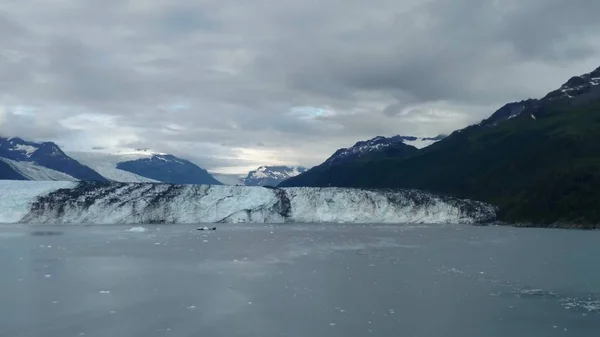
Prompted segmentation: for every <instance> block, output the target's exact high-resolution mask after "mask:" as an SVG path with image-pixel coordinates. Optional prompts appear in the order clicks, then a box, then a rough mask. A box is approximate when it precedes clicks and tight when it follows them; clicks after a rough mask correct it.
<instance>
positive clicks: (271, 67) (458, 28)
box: [0, 0, 600, 169]
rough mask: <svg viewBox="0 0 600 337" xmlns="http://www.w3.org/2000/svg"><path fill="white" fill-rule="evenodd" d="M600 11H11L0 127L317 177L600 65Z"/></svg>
mask: <svg viewBox="0 0 600 337" xmlns="http://www.w3.org/2000/svg"><path fill="white" fill-rule="evenodd" d="M597 13H600V2H598V1H595V0H572V1H563V0H528V1H517V0H502V1H500V0H486V1H481V0H452V1H451V0H431V1H427V2H423V1H418V0H404V1H397V0H374V1H371V2H368V3H367V2H364V1H359V0H326V1H316V0H315V1H313V0H309V1H294V2H282V1H272V0H256V1H253V2H252V3H249V2H247V1H242V0H231V1H202V2H193V3H192V2H189V1H183V0H147V1H142V0H128V1H120V0H119V1H118V0H109V1H105V0H102V1H100V0H94V1H76V0H72V1H61V2H52V3H48V2H47V1H43V0H22V1H12V2H3V3H2V4H0V40H1V41H2V43H1V44H0V75H1V76H0V99H1V100H2V101H1V102H0V105H1V106H2V107H3V111H5V112H4V116H5V118H4V119H3V122H0V123H2V125H0V132H5V133H6V130H9V129H10V130H12V131H13V132H14V131H15V130H17V131H18V132H20V133H22V136H23V137H34V138H52V140H58V141H59V142H60V143H61V144H63V145H64V146H66V147H79V148H91V147H92V146H100V147H108V148H110V147H115V146H116V147H118V146H133V145H135V147H151V148H154V149H156V150H158V151H164V152H173V153H176V154H182V155H185V156H186V157H189V158H191V159H194V160H195V161H197V162H198V163H199V164H201V165H203V166H206V167H207V168H209V169H215V168H218V167H232V166H240V167H241V166H244V167H245V166H258V165H260V164H270V163H276V164H278V163H290V164H304V165H312V164H316V163H318V162H319V161H321V160H322V159H324V158H326V157H327V156H329V155H330V153H331V152H332V151H334V150H335V149H336V148H337V147H341V146H349V145H352V144H353V143H355V142H356V141H357V140H360V139H364V138H368V137H373V136H376V135H393V134H398V133H400V134H407V135H422V136H433V135H436V134H438V133H447V132H450V131H452V130H453V129H455V128H459V127H462V126H465V125H466V124H468V123H472V122H477V121H478V120H480V119H482V118H484V117H486V116H487V115H489V114H490V113H491V112H493V110H494V108H496V107H498V106H500V105H502V104H503V103H505V102H507V101H514V100H520V99H524V98H528V97H537V96H541V95H543V94H545V93H546V92H547V91H550V90H552V89H554V88H555V87H557V86H559V85H560V84H562V83H563V82H565V81H566V80H567V79H568V78H569V77H570V76H572V75H575V74H579V73H583V72H587V71H591V70H592V69H595V68H596V67H598V65H600V51H599V47H598V46H600V20H597ZM15 107H30V108H31V109H33V110H32V111H34V112H33V114H34V115H33V116H25V117H23V116H19V115H14V114H12V113H11V112H10V111H13V110H14V108H15ZM11 109H13V110H11ZM6 116H8V117H10V118H9V119H10V121H8V122H7V118H6ZM14 116H17V117H14ZM27 118H29V120H28V119H27ZM32 118H33V119H35V120H36V121H43V123H42V122H37V123H38V124H39V125H41V126H40V127H37V128H32V127H27V126H28V123H29V124H30V123H31V119H32ZM28 121H29V122H28ZM40 123H41V124H40Z"/></svg>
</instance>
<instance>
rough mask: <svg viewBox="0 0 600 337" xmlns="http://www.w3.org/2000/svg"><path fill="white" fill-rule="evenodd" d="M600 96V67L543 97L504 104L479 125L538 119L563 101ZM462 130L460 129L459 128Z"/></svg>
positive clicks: (575, 101)
mask: <svg viewBox="0 0 600 337" xmlns="http://www.w3.org/2000/svg"><path fill="white" fill-rule="evenodd" d="M598 97H600V68H598V69H596V70H594V71H592V72H590V73H587V74H583V75H581V76H574V77H571V79H569V80H568V81H567V82H566V83H565V84H563V85H562V86H561V87H560V88H558V89H556V90H554V91H552V92H550V93H548V94H547V95H546V96H545V97H544V98H542V99H527V100H524V101H520V102H512V103H508V104H506V105H504V106H503V107H501V108H500V109H498V110H497V111H496V112H494V113H493V114H492V115H491V116H490V117H489V118H487V119H484V120H483V121H482V122H481V123H479V126H487V127H494V126H497V125H498V124H500V123H502V122H504V121H507V120H509V119H513V118H517V117H521V116H525V117H526V118H532V119H536V118H537V117H536V116H537V115H538V113H539V112H543V111H544V110H547V109H546V108H547V107H550V106H553V105H555V104H557V103H561V102H569V104H581V103H587V102H589V101H591V100H593V99H596V98H598ZM459 131H460V130H459Z"/></svg>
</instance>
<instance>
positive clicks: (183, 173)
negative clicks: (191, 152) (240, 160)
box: [116, 154, 221, 185]
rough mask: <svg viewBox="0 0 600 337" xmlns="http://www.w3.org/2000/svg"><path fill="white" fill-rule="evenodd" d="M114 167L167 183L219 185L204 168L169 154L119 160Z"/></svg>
mask: <svg viewBox="0 0 600 337" xmlns="http://www.w3.org/2000/svg"><path fill="white" fill-rule="evenodd" d="M116 168H117V169H119V170H121V171H126V172H130V173H133V174H136V175H138V176H141V177H144V178H148V179H152V180H157V181H161V182H165V183H169V184H197V185H221V183H220V182H219V181H218V180H216V179H215V178H213V177H212V176H211V175H210V174H209V173H208V172H207V171H206V170H205V169H203V168H200V167H198V166H197V165H196V164H194V163H192V162H190V161H188V160H185V159H181V158H178V157H175V156H173V155H170V154H151V155H149V156H146V157H144V158H138V159H133V160H129V161H123V162H119V163H117V165H116Z"/></svg>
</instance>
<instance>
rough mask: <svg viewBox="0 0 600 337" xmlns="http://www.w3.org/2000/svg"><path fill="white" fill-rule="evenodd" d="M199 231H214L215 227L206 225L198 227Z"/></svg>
mask: <svg viewBox="0 0 600 337" xmlns="http://www.w3.org/2000/svg"><path fill="white" fill-rule="evenodd" d="M198 230H199V231H216V230H217V227H212V228H208V227H198Z"/></svg>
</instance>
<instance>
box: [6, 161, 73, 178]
mask: <svg viewBox="0 0 600 337" xmlns="http://www.w3.org/2000/svg"><path fill="white" fill-rule="evenodd" d="M0 161H3V162H5V163H6V164H8V165H9V166H10V167H11V168H12V169H13V170H15V171H16V172H17V173H19V174H20V175H21V176H23V177H25V178H26V179H28V180H36V181H77V180H78V179H76V178H73V177H72V176H70V175H68V174H66V173H63V172H60V171H56V170H53V169H50V168H47V167H44V166H41V165H38V164H36V163H34V162H26V161H16V160H11V159H8V158H0Z"/></svg>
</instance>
